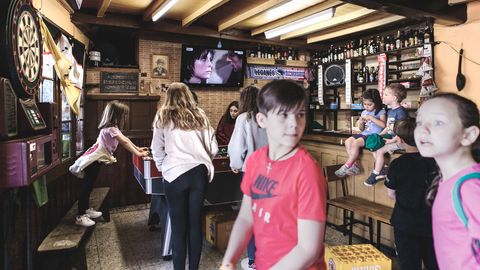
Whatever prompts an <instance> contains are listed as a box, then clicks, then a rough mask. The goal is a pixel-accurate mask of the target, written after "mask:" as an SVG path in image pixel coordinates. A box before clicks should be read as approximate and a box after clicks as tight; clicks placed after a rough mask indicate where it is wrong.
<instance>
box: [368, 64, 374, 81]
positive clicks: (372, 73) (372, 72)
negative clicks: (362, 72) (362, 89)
mask: <svg viewBox="0 0 480 270" xmlns="http://www.w3.org/2000/svg"><path fill="white" fill-rule="evenodd" d="M368 76H369V77H368V82H375V67H373V66H372V67H370V73H369V74H368Z"/></svg>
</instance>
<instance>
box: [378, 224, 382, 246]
mask: <svg viewBox="0 0 480 270" xmlns="http://www.w3.org/2000/svg"><path fill="white" fill-rule="evenodd" d="M381 236H382V223H381V222H380V221H378V220H377V247H379V248H380V238H381Z"/></svg>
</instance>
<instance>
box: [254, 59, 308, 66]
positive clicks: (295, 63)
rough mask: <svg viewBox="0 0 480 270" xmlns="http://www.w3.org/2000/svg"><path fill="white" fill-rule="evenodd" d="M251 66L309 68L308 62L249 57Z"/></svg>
mask: <svg viewBox="0 0 480 270" xmlns="http://www.w3.org/2000/svg"><path fill="white" fill-rule="evenodd" d="M247 64H249V65H269V66H274V65H276V66H286V67H308V62H307V61H300V60H275V59H268V58H257V57H247Z"/></svg>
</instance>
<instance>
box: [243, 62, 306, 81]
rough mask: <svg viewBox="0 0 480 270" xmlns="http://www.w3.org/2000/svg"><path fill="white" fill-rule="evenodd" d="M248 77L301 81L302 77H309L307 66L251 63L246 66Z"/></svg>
mask: <svg viewBox="0 0 480 270" xmlns="http://www.w3.org/2000/svg"><path fill="white" fill-rule="evenodd" d="M248 77H249V78H251V79H259V80H279V79H289V80H295V81H303V79H304V78H307V79H308V78H309V77H310V73H309V71H308V68H297V67H276V66H260V65H251V66H248Z"/></svg>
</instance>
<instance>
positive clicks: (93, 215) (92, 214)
mask: <svg viewBox="0 0 480 270" xmlns="http://www.w3.org/2000/svg"><path fill="white" fill-rule="evenodd" d="M85 214H86V215H88V217H89V218H99V217H101V216H102V212H100V211H95V209H93V208H89V209H87V210H85Z"/></svg>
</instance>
